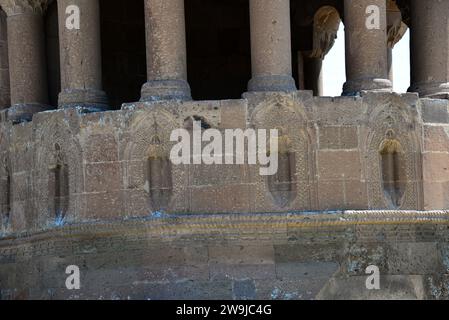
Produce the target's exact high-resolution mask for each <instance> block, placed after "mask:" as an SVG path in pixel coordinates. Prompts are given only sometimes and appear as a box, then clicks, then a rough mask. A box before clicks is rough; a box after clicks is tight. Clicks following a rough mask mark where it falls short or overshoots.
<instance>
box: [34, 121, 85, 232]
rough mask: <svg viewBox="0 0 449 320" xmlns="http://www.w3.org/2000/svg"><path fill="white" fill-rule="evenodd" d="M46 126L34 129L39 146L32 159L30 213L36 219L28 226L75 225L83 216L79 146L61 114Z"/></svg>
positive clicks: (82, 179) (82, 187)
mask: <svg viewBox="0 0 449 320" xmlns="http://www.w3.org/2000/svg"><path fill="white" fill-rule="evenodd" d="M47 123H48V125H43V126H42V127H39V128H36V133H35V135H36V141H39V142H40V143H39V144H38V145H37V146H36V149H35V152H34V159H33V163H34V170H33V176H32V180H33V195H34V209H33V210H35V212H39V215H36V218H33V220H34V219H36V221H31V223H32V224H33V225H35V226H36V227H40V228H41V227H45V226H48V225H54V224H55V223H62V222H63V221H65V222H70V221H75V220H76V219H77V218H78V217H79V216H82V213H83V212H82V211H83V207H82V205H81V203H82V199H81V194H82V193H83V190H84V182H83V181H84V178H83V177H84V174H83V160H82V159H83V152H82V149H81V146H80V144H79V142H78V141H77V140H76V135H74V133H73V132H72V131H71V130H70V128H69V127H68V125H67V124H66V122H65V121H62V119H61V118H60V114H55V115H53V116H52V119H51V120H50V119H49V120H48V122H47ZM48 137H52V138H51V139H49V138H48Z"/></svg>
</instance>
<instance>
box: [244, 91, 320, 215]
mask: <svg viewBox="0 0 449 320" xmlns="http://www.w3.org/2000/svg"><path fill="white" fill-rule="evenodd" d="M306 119H307V117H306V115H305V112H304V106H303V105H302V104H301V103H299V102H298V101H297V100H296V99H293V98H292V97H291V96H288V95H281V94H276V95H274V96H272V97H269V98H268V99H266V100H265V101H263V102H261V103H260V104H259V105H258V106H257V107H256V108H255V110H254V112H253V113H252V116H251V124H252V126H253V127H254V128H255V129H266V130H270V129H278V132H279V138H278V139H279V144H278V145H279V170H278V174H277V175H275V176H271V177H270V176H267V177H263V176H260V175H258V173H257V172H258V168H252V171H253V175H254V177H255V178H254V179H255V183H256V186H255V188H256V190H254V191H251V192H255V198H256V199H255V203H256V208H255V210H256V211H267V210H268V211H269V210H272V211H282V210H310V209H312V208H314V207H315V206H316V187H315V172H316V170H315V166H314V163H315V152H314V148H313V147H312V145H311V141H312V135H313V134H312V130H310V129H309V127H308V123H307V120H306ZM256 167H257V166H256ZM253 169H254V170H253Z"/></svg>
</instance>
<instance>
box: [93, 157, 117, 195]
mask: <svg viewBox="0 0 449 320" xmlns="http://www.w3.org/2000/svg"><path fill="white" fill-rule="evenodd" d="M85 170H86V176H85V184H86V192H89V193H90V192H107V191H117V190H121V189H122V183H121V178H120V173H121V171H120V163H118V162H107V163H91V164H86V169H85Z"/></svg>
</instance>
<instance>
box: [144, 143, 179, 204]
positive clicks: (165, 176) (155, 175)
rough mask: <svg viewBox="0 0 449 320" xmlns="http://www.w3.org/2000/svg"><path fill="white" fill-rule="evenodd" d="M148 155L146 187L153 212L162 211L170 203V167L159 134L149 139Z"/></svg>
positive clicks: (171, 188) (171, 185) (171, 183)
mask: <svg viewBox="0 0 449 320" xmlns="http://www.w3.org/2000/svg"><path fill="white" fill-rule="evenodd" d="M148 153H149V157H148V159H147V161H146V172H147V175H146V176H147V183H146V186H145V187H146V189H147V192H148V193H149V196H150V200H151V203H150V205H151V208H152V210H153V212H159V211H164V210H166V209H167V208H168V206H169V205H170V200H171V197H172V194H173V192H172V191H173V182H172V168H171V161H170V159H169V158H168V157H167V156H166V155H165V154H164V152H163V150H162V143H161V140H160V138H159V136H157V135H156V136H154V137H152V139H151V145H150V149H149V152H148Z"/></svg>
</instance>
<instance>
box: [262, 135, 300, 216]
mask: <svg viewBox="0 0 449 320" xmlns="http://www.w3.org/2000/svg"><path fill="white" fill-rule="evenodd" d="M290 144H291V143H290V140H289V138H288V136H286V135H281V136H280V137H279V138H278V170H277V172H276V174H274V175H272V176H268V189H269V190H270V193H271V195H272V196H273V200H274V202H275V204H276V205H277V206H278V207H280V208H285V207H287V206H288V205H290V204H291V203H292V202H293V201H294V200H295V198H296V194H297V188H296V187H297V185H296V153H295V152H291V151H290V149H291V146H290Z"/></svg>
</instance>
